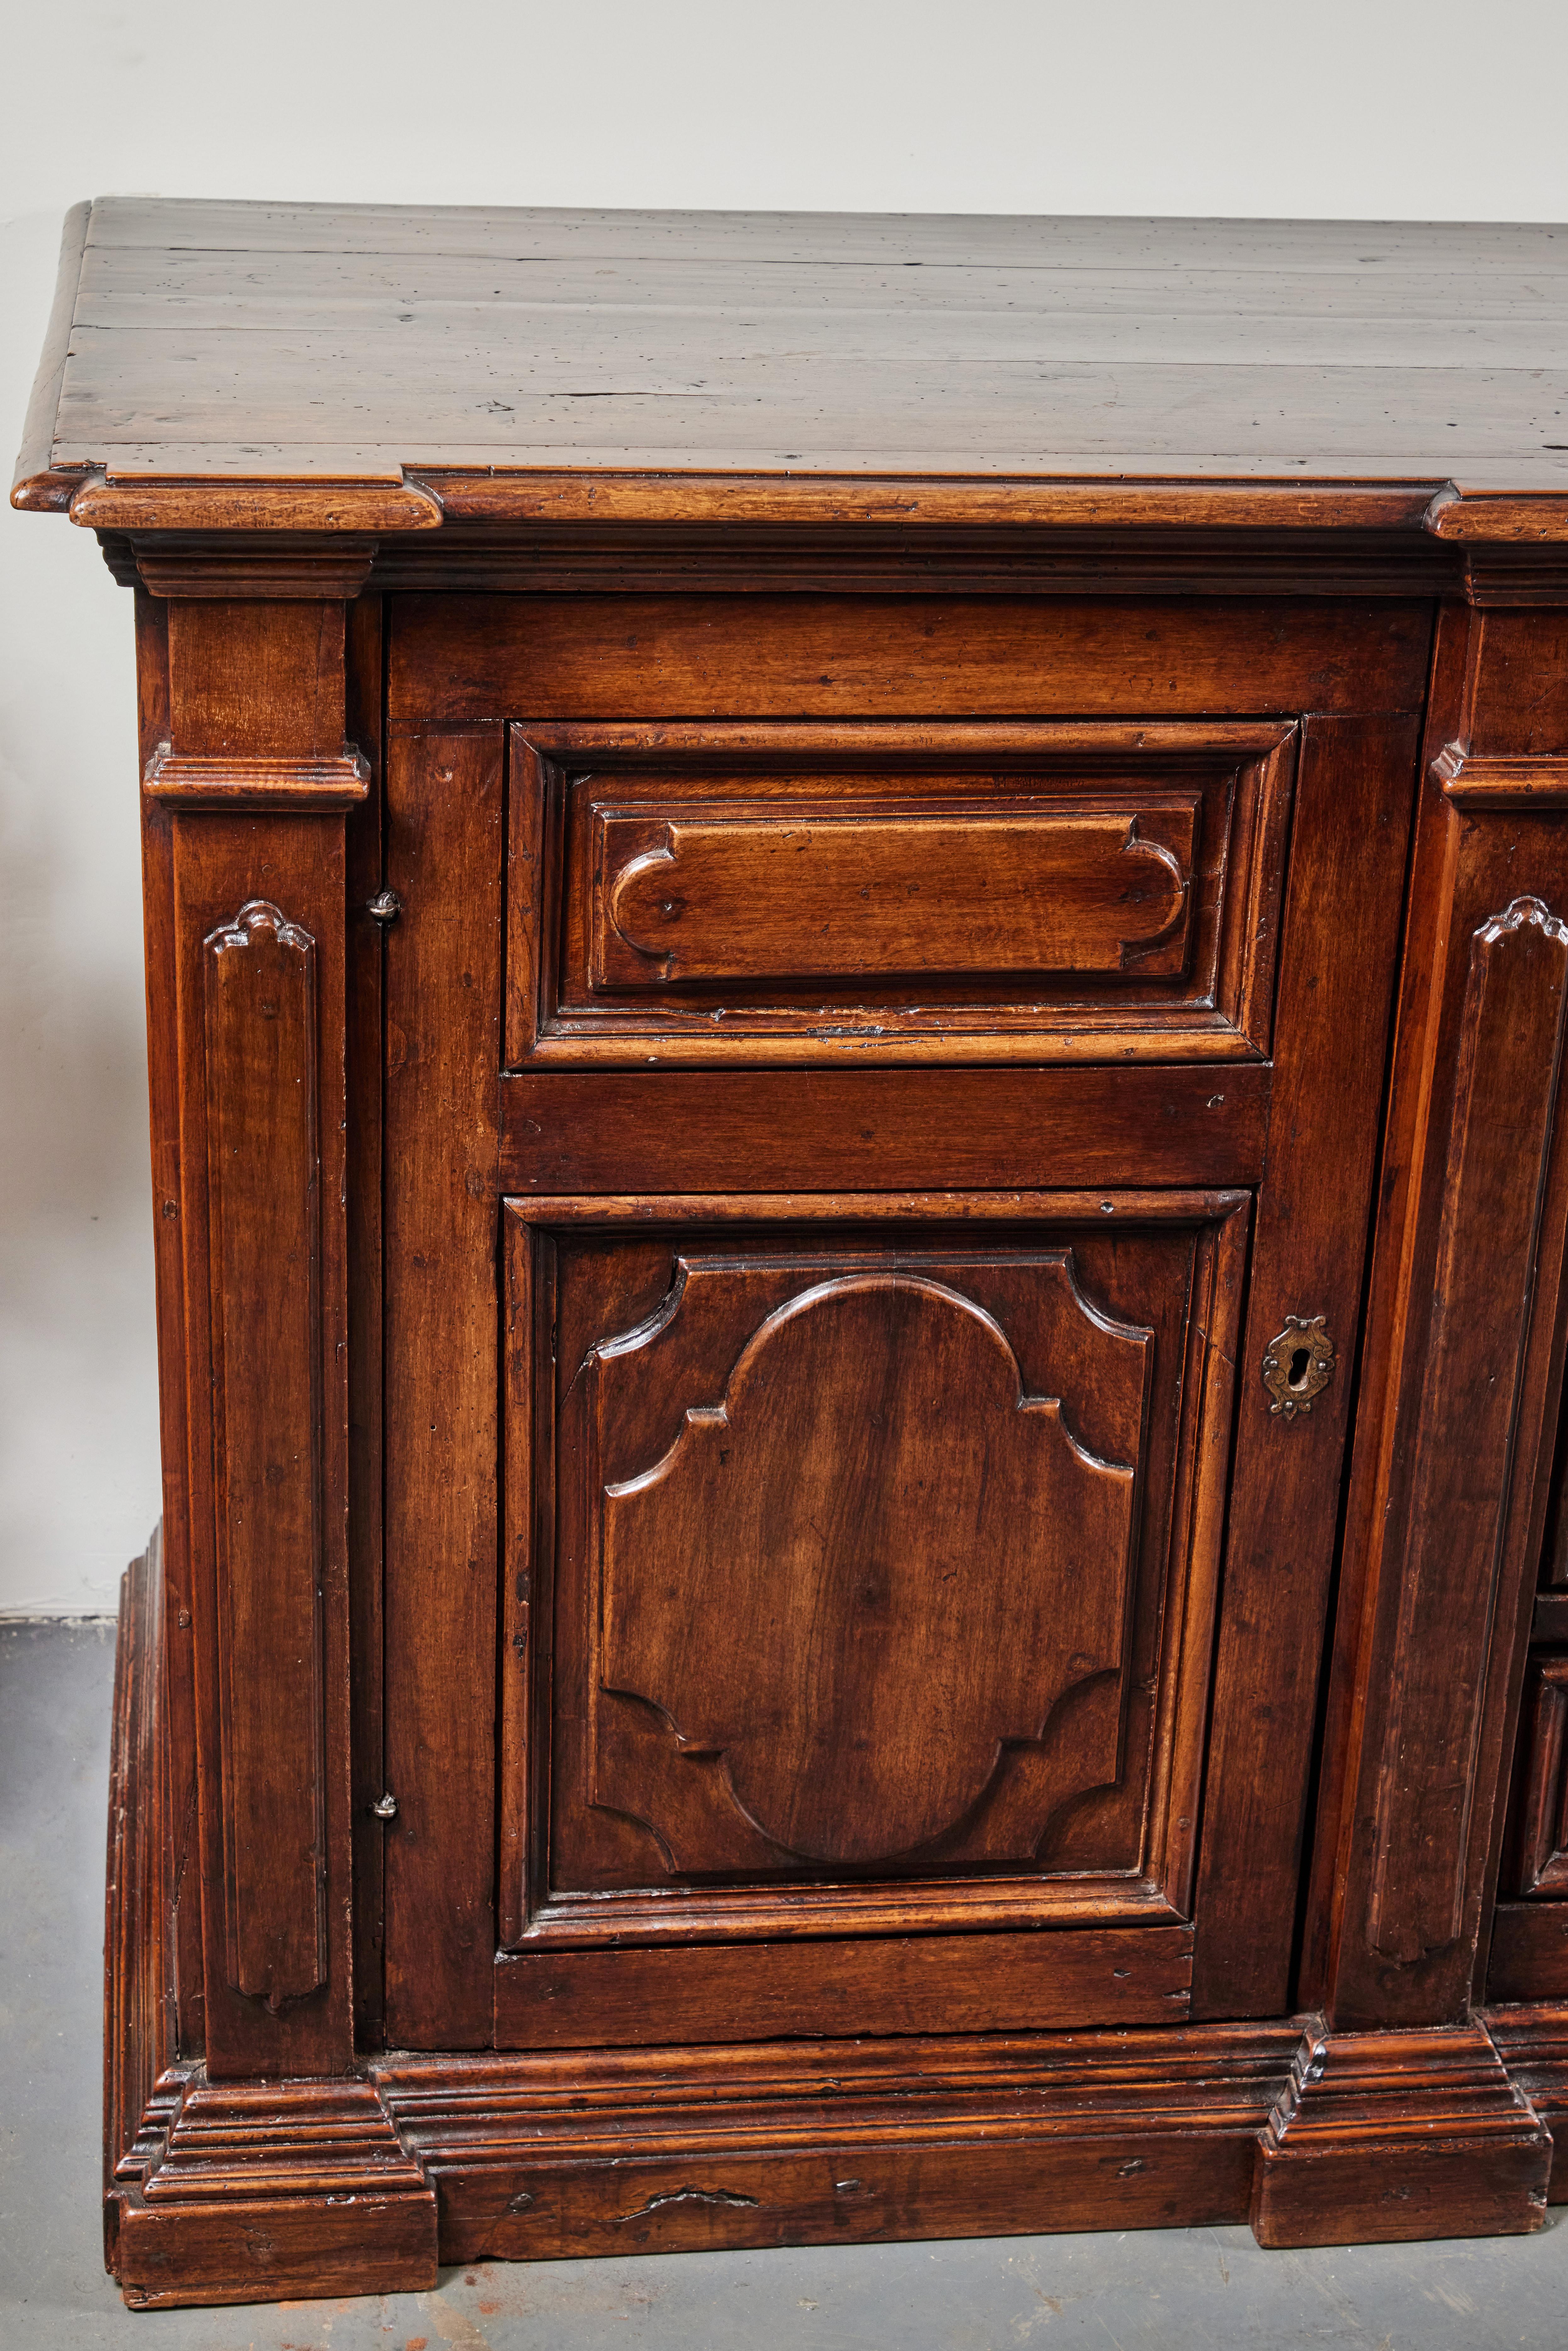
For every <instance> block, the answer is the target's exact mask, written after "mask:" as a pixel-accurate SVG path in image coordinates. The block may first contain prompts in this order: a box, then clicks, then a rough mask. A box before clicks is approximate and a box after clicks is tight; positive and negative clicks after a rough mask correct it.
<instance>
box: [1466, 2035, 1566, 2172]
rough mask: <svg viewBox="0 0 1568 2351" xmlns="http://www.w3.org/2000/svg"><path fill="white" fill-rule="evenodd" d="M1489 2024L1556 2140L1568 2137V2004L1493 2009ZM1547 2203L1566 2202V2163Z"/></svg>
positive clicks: (1516, 2078) (1559, 2166)
mask: <svg viewBox="0 0 1568 2351" xmlns="http://www.w3.org/2000/svg"><path fill="white" fill-rule="evenodd" d="M1486 2027H1487V2031H1488V2032H1490V2035H1491V2037H1492V2041H1493V2043H1494V2044H1495V2046H1496V2048H1497V2051H1498V2053H1499V2055H1500V2057H1501V2059H1502V2061H1503V2063H1504V2064H1505V2065H1506V2066H1507V2067H1508V2071H1509V2078H1510V2079H1511V2081H1512V2082H1514V2083H1515V2084H1516V2085H1518V2087H1519V2088H1520V2089H1521V2090H1522V2092H1523V2093H1524V2095H1525V2096H1526V2097H1527V2098H1528V2099H1529V2100H1530V2103H1531V2105H1532V2106H1533V2107H1534V2109H1535V2111H1536V2113H1537V2114H1538V2115H1539V2116H1541V2119H1542V2122H1543V2123H1544V2124H1545V2126H1546V2127H1547V2129H1548V2130H1549V2131H1550V2132H1551V2133H1552V2138H1553V2140H1554V2141H1555V2140H1557V2139H1558V2138H1561V2137H1568V2002H1565V2001H1539V2002H1535V2003H1533V2004H1531V2005H1530V2006H1528V2007H1519V2008H1489V2009H1488V2010H1487V2011H1486ZM1546 2200H1547V2202H1548V2203H1549V2204H1568V2162H1563V2163H1554V2164H1553V2166H1552V2180H1551V2184H1550V2186H1549V2187H1548V2189H1547V2190H1546Z"/></svg>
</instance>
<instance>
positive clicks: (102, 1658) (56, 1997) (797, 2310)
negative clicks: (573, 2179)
mask: <svg viewBox="0 0 1568 2351" xmlns="http://www.w3.org/2000/svg"><path fill="white" fill-rule="evenodd" d="M113 1669H114V1635H113V1628H112V1626H110V1625H85V1626H84V1625H6V1626H4V1627H0V2351H57V2346H58V2347H59V2351H65V2346H69V2351H128V2347H133V2351H164V2346H167V2351H444V2346H457V2351H522V2346H525V2345H527V2346H549V2351H750V2346H757V2351H888V2346H900V2351H904V2346H907V2351H1014V2346H1022V2345H1027V2346H1031V2351H1057V2346H1066V2345H1071V2344H1085V2345H1093V2346H1100V2351H1151V2347H1152V2346H1158V2351H1188V2346H1191V2351H1227V2346H1233V2345H1235V2346H1240V2345H1246V2346H1261V2351H1285V2347H1286V2346H1297V2345H1302V2346H1305V2345H1312V2346H1357V2351H1362V2346H1364V2351H1492V2346H1498V2351H1501V2346H1505V2345H1508V2346H1512V2345H1521V2346H1528V2351H1564V2346H1568V2227H1565V2226H1564V2221H1563V2218H1562V2217H1560V2216H1559V2214H1558V2213H1557V2212H1555V2211H1554V2212H1553V2215H1552V2225H1551V2226H1550V2227H1549V2228H1547V2229H1546V2230H1544V2231H1542V2234H1541V2235H1540V2236H1538V2237H1531V2238H1504V2239H1500V2240H1494V2241H1486V2240H1479V2241H1475V2242H1473V2243H1472V2242H1463V2243H1460V2242H1452V2243H1446V2244H1437V2245H1409V2246H1405V2245H1357V2246H1351V2247H1347V2248H1343V2249H1340V2250H1325V2251H1322V2252H1308V2253H1262V2252H1259V2250H1258V2248H1257V2246H1256V2245H1255V2244H1254V2243H1253V2241H1252V2239H1251V2237H1250V2235H1249V2232H1248V2231H1247V2230H1245V2229H1243V2228H1236V2229H1192V2230H1170V2231H1158V2232H1150V2233H1146V2234H1143V2235H1126V2236H1103V2237H1004V2238H994V2239H982V2240H972V2241H954V2242H946V2243H941V2244H920V2245H863V2246H855V2245H843V2246H833V2247H831V2248H827V2249H815V2250H807V2251H802V2252H761V2253H675V2254H666V2255H664V2256H662V2257H659V2256H646V2255H644V2256H643V2257H640V2258H637V2259H630V2260H622V2261H602V2262H540V2263H538V2264H537V2265H533V2266H524V2265H520V2264H517V2265H513V2264H501V2263H485V2264H482V2265H480V2266H479V2267H477V2268H474V2269H454V2270H447V2271H444V2273H442V2278H441V2282H440V2284H439V2285H438V2286H437V2287H436V2289H435V2290H434V2292H433V2293H431V2294H392V2295H386V2296H382V2297H375V2296H369V2297H366V2298H364V2299H362V2300H359V2301H338V2302H310V2303H286V2304H276V2305H272V2304H251V2305H248V2306H246V2307H245V2308H242V2309H235V2310H183V2311H167V2312H153V2313H144V2314H140V2315H136V2316H132V2314H131V2313H130V2312H129V2311H128V2310H126V2309H125V2308H124V2306H123V2304H121V2303H120V2298H119V2296H118V2294H116V2293H115V2291H114V2288H113V2286H112V2285H111V2284H110V2281H109V2280H108V2279H107V2278H106V2277H105V2275H104V2273H103V2269H102V2262H101V2255H100V2250H99V2184H98V2179H99V2175H98V2166H99V2153H98V2137H99V1970H100V1965H101V1957H100V1955H101V1950H102V1941H103V1824H104V1808H105V1800H106V1789H107V1780H108V1768H109V1766H108V1754H109V1711H110V1687H111V1681H112V1676H113ZM46 2117H47V2119H46ZM1563 2211H1564V2213H1568V2207H1565V2208H1563ZM622 2326H628V2327H630V2328H631V2330H632V2331H631V2333H630V2334H629V2335H622V2334H619V2333H618V2332H617V2329H618V2328H620V2327H622Z"/></svg>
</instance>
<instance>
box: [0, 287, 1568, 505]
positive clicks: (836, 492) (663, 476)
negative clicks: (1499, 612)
mask: <svg viewBox="0 0 1568 2351" xmlns="http://www.w3.org/2000/svg"><path fill="white" fill-rule="evenodd" d="M72 292H73V299H74V284H73V288H72ZM60 364H61V366H62V368H63V365H64V360H63V356H62V359H61V361H60ZM51 421H52V410H51ZM20 480H21V477H20V475H18V482H19V484H20ZM1454 495H1455V494H1453V493H1452V489H1451V486H1450V485H1444V484H1440V483H1436V482H1434V481H1431V480H1429V479H1428V480H1418V481H1410V482H1406V481H1398V480H1395V481H1379V480H1376V479H1362V478H1353V479H1343V480H1342V479H1339V478H1337V477H1325V478H1322V479H1318V480H1311V479H1308V480H1300V479H1297V480H1289V479H1279V478H1275V477H1271V476H1268V475H1259V476H1258V477H1256V478H1255V479H1254V478H1249V477H1247V476H1239V477H1235V478H1223V477H1217V478H1215V479H1212V480H1210V479H1207V478H1205V477H1204V476H1202V475H1182V474H1173V475H1148V476H1135V475H1092V474H1085V475H961V474H941V475H933V474H929V473H910V474H898V473H887V472H884V471H883V472H876V473H870V472H868V473H867V474H864V475H855V474H842V473H819V474H811V473H790V472H785V471H782V470H779V471H778V472H759V471H756V470H749V471H736V472H734V473H729V472H725V473H714V472H681V471H675V470H660V471H657V472H653V471H649V470H646V469H635V470H633V469H627V470H622V469H619V468H612V467H610V466H605V465H587V464H585V465H577V466H572V467H570V468H563V467H559V466H553V467H538V468H533V467H517V468H501V467H489V468H486V469H483V470H480V469H476V468H460V469H448V468H444V467H441V466H439V465H422V464H421V463H420V462H419V460H418V459H417V458H413V459H409V460H406V461H404V462H402V463H401V464H400V463H399V462H398V461H397V460H396V459H395V458H394V457H392V455H390V453H389V459H388V465H387V467H386V470H385V473H384V474H378V475H373V476H371V475H366V476H363V477H361V478H358V479H337V478H331V477H328V476H324V475H312V474H311V473H310V472H309V471H308V470H307V469H306V468H304V467H303V466H301V467H300V468H299V469H298V470H297V471H294V472H292V473H291V472H287V471H283V470H279V471H277V473H275V474H272V475H265V476H260V475H257V476H246V475H240V474H237V473H235V472H232V471H231V472H218V471H216V470H214V473H212V474H211V475H196V476H193V475H189V474H185V475H178V476H175V475H169V476H162V475H158V474H156V473H154V472H152V471H151V470H147V469H143V468H141V467H134V468H132V467H129V466H127V467H117V466H116V465H115V464H114V461H113V457H112V455H108V454H106V455H103V456H102V457H100V458H99V461H98V462H97V463H93V464H88V465H76V466H73V467H71V468H69V469H67V468H65V467H56V468H53V469H51V470H49V471H48V472H47V473H46V474H42V475H39V476H38V484H37V493H36V495H34V496H29V497H27V498H24V497H22V496H19V495H18V494H17V493H16V492H14V493H13V500H14V503H16V504H31V505H35V506H37V507H42V508H47V509H50V510H54V511H58V510H61V509H68V511H69V514H70V517H71V519H72V521H73V522H76V523H79V524H83V525H85V526H88V527H89V528H97V529H109V530H289V531H332V530H372V531H373V530H381V531H389V532H390V531H408V530H422V529H434V528H437V527H439V526H440V525H441V524H442V523H443V522H444V521H452V522H464V521H467V522H491V523H561V524H565V523H636V524H650V525H653V524H666V525H681V524H701V523H725V524H737V523H743V522H745V523H758V522H760V523H787V524H828V525H831V524H842V523H849V524H875V523H882V524H891V525H895V526H897V527H899V528H910V527H913V528H919V527H921V526H923V525H924V526H929V527H941V526H946V527H949V528H953V527H960V528H961V527H971V528H995V527H1002V528H1037V529H1038V528H1040V527H1042V526H1044V527H1051V526H1055V527H1065V528H1071V527H1075V526H1076V527H1078V528H1083V527H1085V526H1095V527H1100V526H1104V525H1107V524H1109V525H1112V526H1114V527H1116V528H1134V527H1140V526H1141V527H1144V528H1149V527H1153V528H1186V529H1193V528H1241V529H1249V530H1250V529H1267V530H1287V531H1295V530H1305V529H1312V530H1319V531H1322V530H1342V529H1353V530H1367V531H1372V530H1383V531H1389V530H1392V531H1396V532H1409V533H1411V534H1413V535H1420V534H1422V533H1424V532H1431V531H1436V530H1437V523H1436V522H1435V521H1434V520H1433V519H1432V517H1433V515H1434V513H1435V512H1438V511H1440V512H1444V513H1446V512H1447V511H1448V507H1447V506H1446V505H1445V504H1444V503H1443V502H1444V500H1445V498H1446V497H1450V498H1451V497H1452V496H1454ZM1490 504H1491V505H1492V506H1494V507H1496V508H1497V510H1498V528H1496V529H1495V530H1489V529H1488V528H1485V527H1477V528H1470V529H1469V531H1468V532H1466V533H1465V534H1463V535H1465V536H1468V537H1471V538H1488V537H1497V538H1524V537H1528V538H1538V539H1539V538H1545V539H1550V538H1552V537H1553V536H1557V537H1563V538H1568V499H1564V500H1561V501H1555V502H1554V501H1553V500H1552V499H1551V498H1542V499H1531V498H1530V497H1528V496H1526V497H1523V498H1520V499H1515V500H1513V501H1504V500H1502V499H1494V500H1492V501H1490ZM1505 506H1506V507H1509V513H1507V514H1505V513H1504V511H1503V509H1504V507H1505ZM1513 507H1519V508H1521V509H1524V510H1528V511H1529V512H1531V513H1533V512H1534V510H1535V509H1536V508H1537V507H1539V508H1540V509H1541V510H1542V516H1543V517H1544V521H1543V522H1538V523H1537V524H1536V526H1535V527H1532V528H1524V527H1523V526H1522V525H1521V522H1520V521H1519V519H1518V517H1517V516H1513V515H1512V508H1513ZM1556 507H1561V509H1562V517H1561V521H1560V524H1559V521H1558V518H1557V517H1556V513H1555V508H1556ZM1439 535H1443V536H1448V537H1455V536H1459V535H1460V534H1458V533H1457V532H1456V531H1455V530H1453V529H1452V528H1445V529H1444V531H1443V532H1442V533H1440V534H1439Z"/></svg>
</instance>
